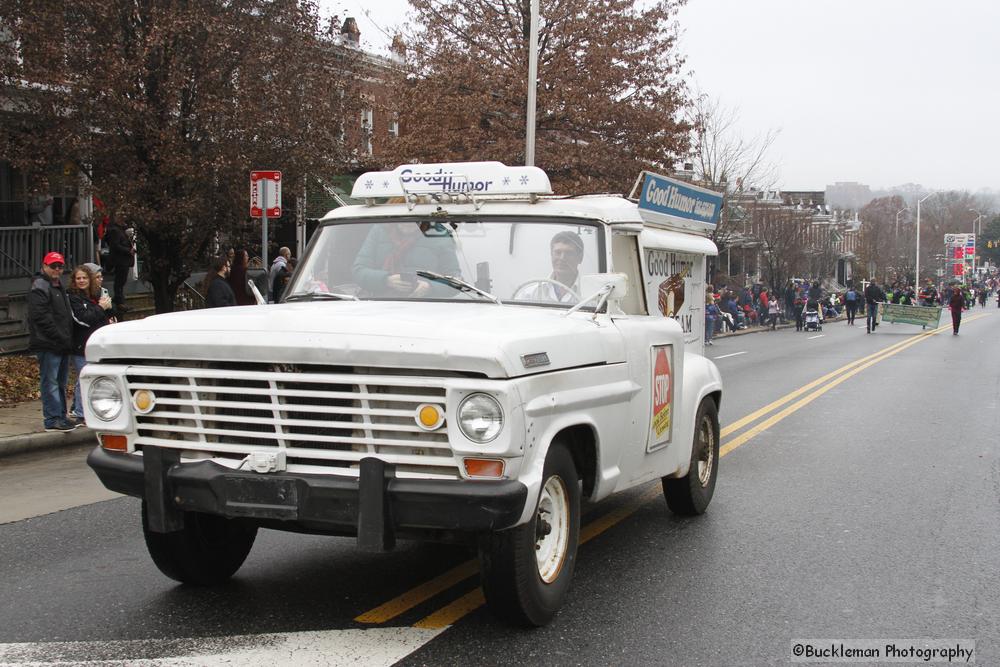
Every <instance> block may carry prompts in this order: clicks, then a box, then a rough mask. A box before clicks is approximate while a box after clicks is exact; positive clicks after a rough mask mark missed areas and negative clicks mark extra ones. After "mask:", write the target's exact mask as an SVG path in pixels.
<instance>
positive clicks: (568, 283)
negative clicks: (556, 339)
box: [284, 217, 605, 308]
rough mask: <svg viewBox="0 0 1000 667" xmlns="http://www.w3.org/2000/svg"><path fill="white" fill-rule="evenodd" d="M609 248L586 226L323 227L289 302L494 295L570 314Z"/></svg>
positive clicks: (378, 223)
mask: <svg viewBox="0 0 1000 667" xmlns="http://www.w3.org/2000/svg"><path fill="white" fill-rule="evenodd" d="M604 247H605V245H604V237H603V226H602V225H600V224H599V223H596V222H587V221H579V220H560V219H544V218H542V219H539V218H532V219H528V220H526V219H509V218H505V219H498V218H489V219H486V218H479V219H470V218H458V217H453V218H438V219H434V218H431V219H428V218H426V217H423V218H416V217H414V218H408V219H400V218H393V219H392V220H365V221H356V220H353V221H344V222H336V223H333V224H327V225H324V226H322V227H320V228H319V229H318V230H317V232H316V237H315V238H314V239H313V241H312V243H311V245H310V247H309V251H308V252H307V253H306V256H305V257H304V258H303V261H302V262H301V263H299V265H298V266H297V267H296V269H295V272H294V274H293V276H292V278H291V281H290V283H289V285H288V287H287V289H286V290H285V291H284V294H285V297H284V298H285V300H286V301H289V300H294V301H302V300H308V299H309V298H310V296H309V295H316V296H317V297H318V298H319V297H321V296H322V295H336V296H340V297H343V298H348V299H350V298H358V299H362V300H364V299H390V300H405V299H433V300H439V301H440V300H444V301H450V300H454V301H487V302H488V301H490V300H491V298H490V297H491V296H494V297H496V298H498V299H500V300H501V301H502V302H504V303H521V304H530V305H539V306H551V307H565V308H568V307H570V306H572V305H574V304H576V303H577V302H578V301H579V300H580V298H581V297H585V296H588V295H581V294H580V276H582V275H584V274H588V273H600V272H602V271H603V270H604ZM446 277H450V278H455V279H457V280H448V279H447V278H446ZM462 283H466V285H464V286H463V285H462ZM469 286H474V287H475V288H476V289H469ZM483 293H485V294H483ZM330 298H332V297H330Z"/></svg>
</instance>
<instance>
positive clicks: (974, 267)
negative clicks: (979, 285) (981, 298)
mask: <svg viewBox="0 0 1000 667" xmlns="http://www.w3.org/2000/svg"><path fill="white" fill-rule="evenodd" d="M969 210H970V211H972V212H973V213H976V214H977V216H976V219H975V220H973V221H972V236H973V237H975V238H974V241H975V243H976V245H974V246H973V247H974V248H975V251H974V252H973V253H972V279H973V280H975V279H976V253H977V252H979V232H982V228H981V223H980V221H981V220H982V219H983V214H982V213H980V212H979V211H977V210H976V209H974V208H970V209H969ZM976 225H980V229H979V232H977V231H976Z"/></svg>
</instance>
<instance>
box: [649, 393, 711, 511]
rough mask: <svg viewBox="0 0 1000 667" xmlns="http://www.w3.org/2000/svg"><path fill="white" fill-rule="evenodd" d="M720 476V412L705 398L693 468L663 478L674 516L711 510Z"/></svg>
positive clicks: (693, 448) (700, 408)
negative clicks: (681, 474)
mask: <svg viewBox="0 0 1000 667" xmlns="http://www.w3.org/2000/svg"><path fill="white" fill-rule="evenodd" d="M718 476H719V413H718V410H717V409H716V407H715V401H713V400H712V399H710V398H706V399H704V400H703V401H702V402H701V405H699V406H698V415H697V416H696V417H695V431H694V442H693V443H692V445H691V465H690V467H689V468H688V473H687V475H685V476H684V477H680V478H675V477H664V478H663V480H662V481H663V495H664V497H666V499H667V507H669V508H670V511H671V512H673V513H674V514H680V515H682V516H694V515H696V514H703V513H704V512H705V510H706V509H708V504H709V503H710V502H711V501H712V495H713V494H714V493H715V481H716V479H717V478H718Z"/></svg>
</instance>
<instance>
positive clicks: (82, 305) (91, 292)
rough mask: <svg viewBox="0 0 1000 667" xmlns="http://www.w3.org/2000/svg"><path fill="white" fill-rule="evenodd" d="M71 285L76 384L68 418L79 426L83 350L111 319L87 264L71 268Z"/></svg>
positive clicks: (108, 302) (107, 302)
mask: <svg viewBox="0 0 1000 667" xmlns="http://www.w3.org/2000/svg"><path fill="white" fill-rule="evenodd" d="M70 284H71V285H72V286H71V287H70V288H69V290H68V291H69V303H70V306H71V307H72V309H73V351H72V354H71V357H70V359H71V361H72V363H73V368H75V369H76V386H75V387H74V388H73V409H72V410H71V411H70V414H69V421H70V423H71V424H74V425H77V424H79V425H82V424H83V423H84V418H83V400H82V397H81V394H80V371H81V370H83V367H84V366H86V365H87V358H86V356H84V351H85V350H86V347H87V340H88V339H89V338H90V335H91V334H92V333H94V331H96V330H97V329H99V328H101V327H103V326H104V325H105V324H107V323H108V322H109V321H110V314H111V297H110V296H108V295H107V294H104V295H102V294H101V286H100V284H99V283H98V281H97V276H95V275H94V272H93V270H91V269H90V267H89V266H87V265H86V264H81V265H80V266H78V267H76V268H75V269H73V276H72V278H71V280H70Z"/></svg>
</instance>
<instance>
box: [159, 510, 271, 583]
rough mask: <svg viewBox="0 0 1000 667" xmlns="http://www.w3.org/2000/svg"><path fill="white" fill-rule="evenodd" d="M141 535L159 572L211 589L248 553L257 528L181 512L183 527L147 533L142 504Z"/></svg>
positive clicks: (223, 518) (223, 579)
mask: <svg viewBox="0 0 1000 667" xmlns="http://www.w3.org/2000/svg"><path fill="white" fill-rule="evenodd" d="M142 533H143V536H144V537H145V538H146V548H147V549H148V550H149V555H150V556H152V558H153V562H154V563H155V564H156V567H158V568H159V569H160V572H162V573H163V574H165V575H167V576H168V577H170V578H171V579H174V580H176V581H179V582H181V583H184V584H193V585H196V586H212V585H215V584H220V583H222V582H224V581H226V580H227V579H229V578H230V577H232V576H233V575H234V574H235V573H236V571H237V570H239V569H240V566H241V565H243V561H245V560H246V558H247V556H248V555H249V554H250V549H251V548H252V547H253V543H254V540H255V539H256V537H257V527H256V526H248V525H246V524H244V523H242V522H239V521H235V520H233V519H226V518H225V517H221V516H216V515H214V514H204V513H201V512H185V513H184V528H182V529H181V530H178V531H176V532H172V533H154V532H152V531H150V530H149V522H148V520H147V516H146V503H145V502H143V503H142Z"/></svg>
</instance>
